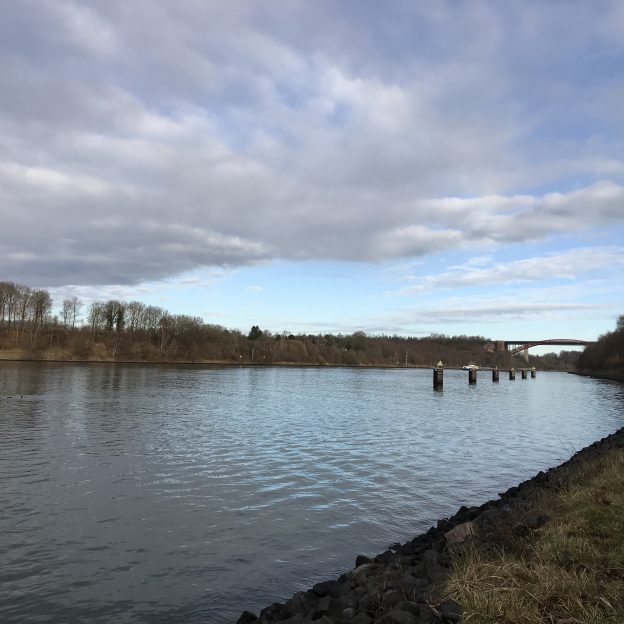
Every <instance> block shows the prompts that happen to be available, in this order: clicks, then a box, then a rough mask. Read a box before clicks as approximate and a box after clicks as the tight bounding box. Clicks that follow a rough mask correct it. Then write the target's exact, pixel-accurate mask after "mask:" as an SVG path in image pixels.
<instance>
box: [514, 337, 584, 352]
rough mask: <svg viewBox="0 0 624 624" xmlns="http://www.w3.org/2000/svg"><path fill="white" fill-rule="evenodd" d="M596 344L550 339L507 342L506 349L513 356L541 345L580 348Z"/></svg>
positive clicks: (570, 339)
mask: <svg viewBox="0 0 624 624" xmlns="http://www.w3.org/2000/svg"><path fill="white" fill-rule="evenodd" d="M591 344H594V343H593V342H591V341H589V340H578V339H576V338H548V339H546V340H505V348H506V349H507V350H508V351H509V352H510V353H511V354H512V355H516V354H518V353H521V352H522V351H525V352H526V351H528V350H529V349H530V348H531V347H537V346H540V345H557V346H580V347H587V346H588V345H591Z"/></svg>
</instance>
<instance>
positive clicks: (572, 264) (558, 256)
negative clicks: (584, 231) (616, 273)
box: [400, 247, 624, 294]
mask: <svg viewBox="0 0 624 624" xmlns="http://www.w3.org/2000/svg"><path fill="white" fill-rule="evenodd" d="M484 265H485V266H484ZM622 268H624V248H621V247H587V248H578V249H569V250H567V251H564V252H561V253H549V254H545V255H542V256H536V257H531V258H524V259H521V260H514V261H512V262H496V261H495V260H494V259H493V258H489V259H484V258H477V259H473V261H472V262H470V261H469V262H467V263H466V265H465V266H463V267H453V268H452V269H451V270H449V271H444V272H441V273H438V274H437V275H429V276H425V277H423V278H420V279H419V278H418V277H416V276H413V275H411V276H407V277H406V278H405V279H408V280H409V281H410V286H408V287H406V288H403V289H402V290H401V291H400V292H401V293H403V294H417V293H422V292H429V291H432V290H436V289H440V288H465V287H472V286H487V285H492V284H519V283H525V282H547V281H552V280H576V279H578V278H579V277H581V276H586V275H587V274H591V273H594V272H596V271H605V270H608V271H612V270H614V269H622Z"/></svg>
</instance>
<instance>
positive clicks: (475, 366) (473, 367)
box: [462, 364, 479, 370]
mask: <svg viewBox="0 0 624 624" xmlns="http://www.w3.org/2000/svg"><path fill="white" fill-rule="evenodd" d="M462 368H463V369H464V370H479V365H478V364H465V365H464V366H462Z"/></svg>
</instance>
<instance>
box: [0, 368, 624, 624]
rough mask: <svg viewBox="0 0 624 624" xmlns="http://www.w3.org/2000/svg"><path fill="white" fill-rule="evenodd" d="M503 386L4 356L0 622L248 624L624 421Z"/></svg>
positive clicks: (581, 383) (543, 392)
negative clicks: (437, 388) (242, 621)
mask: <svg viewBox="0 0 624 624" xmlns="http://www.w3.org/2000/svg"><path fill="white" fill-rule="evenodd" d="M503 377H504V375H503V374H501V381H500V383H498V384H493V383H492V382H491V381H490V377H489V374H488V373H485V372H482V373H481V374H480V376H479V381H478V383H477V385H476V386H472V387H469V386H468V383H467V376H466V374H465V371H464V372H460V371H455V372H454V371H447V372H446V374H445V387H444V391H443V392H434V391H433V390H432V388H431V386H432V383H431V371H428V370H401V369H397V370H360V369H314V368H296V369H289V368H256V369H246V368H228V369H205V368H195V367H159V366H138V365H74V364H30V363H0V622H3V623H4V624H7V623H13V622H19V623H20V624H21V623H30V622H70V621H71V622H115V623H125V622H150V623H152V622H154V623H157V622H167V623H169V622H185V623H191V624H192V623H196V622H208V623H215V624H216V623H225V622H234V621H236V618H237V617H238V615H239V614H240V612H241V611H242V610H243V609H251V610H258V609H259V608H261V607H264V606H266V605H268V604H269V603H271V602H273V601H276V600H280V599H284V598H286V597H288V596H290V595H291V594H292V593H293V592H295V591H297V590H299V589H306V588H308V587H309V586H310V585H311V584H313V583H314V582H317V581H318V580H322V579H325V578H328V577H331V576H334V575H336V574H338V573H340V572H342V571H344V570H345V569H348V568H350V567H352V565H353V561H354V557H355V555H356V554H357V553H360V552H362V553H367V554H375V553H377V552H380V551H382V550H384V549H385V548H386V547H387V545H388V544H389V543H392V542H395V541H403V540H406V539H407V538H409V537H411V536H413V535H414V534H416V533H418V532H421V531H422V530H425V529H427V528H428V527H429V526H430V525H431V524H432V523H434V522H435V520H436V519H438V518H439V517H443V516H446V515H449V514H451V513H453V512H454V511H456V509H457V507H458V506H460V505H462V504H468V505H471V504H480V503H482V502H485V501H486V500H488V499H489V498H492V497H495V496H496V495H497V493H498V492H501V491H503V490H505V489H506V488H508V487H509V486H511V485H514V484H516V483H517V482H518V481H520V480H522V479H524V478H528V477H530V476H532V475H533V474H534V473H535V472H537V471H538V470H540V469H543V468H546V467H549V466H552V465H555V464H557V463H559V462H560V461H562V460H564V459H566V458H567V457H568V456H569V455H570V454H571V453H572V452H574V451H575V450H577V449H579V448H581V447H583V446H585V445H587V444H588V443H590V442H592V441H594V440H595V439H597V438H599V437H602V436H604V435H606V434H608V433H611V432H613V431H614V430H615V429H617V428H618V427H621V426H623V425H624V408H623V404H624V400H623V399H624V388H623V386H622V384H617V383H613V382H605V381H596V380H590V379H585V378H580V377H576V376H573V375H566V374H561V373H538V376H537V379H534V380H525V381H523V380H521V379H520V378H519V375H518V379H516V381H508V380H507V379H504V378H503Z"/></svg>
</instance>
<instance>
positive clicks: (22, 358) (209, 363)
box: [0, 352, 624, 380]
mask: <svg viewBox="0 0 624 624" xmlns="http://www.w3.org/2000/svg"><path fill="white" fill-rule="evenodd" d="M0 362H30V363H42V364H133V365H134V364H141V365H151V366H196V367H206V368H348V369H351V368H352V369H380V370H414V369H416V370H433V369H435V368H437V366H436V365H435V364H430V365H425V364H408V365H407V366H405V365H403V364H399V365H397V364H321V363H314V362H250V361H243V362H233V361H231V360H202V361H197V360H102V359H97V360H96V359H70V358H45V357H36V356H31V357H29V356H27V355H19V356H11V355H8V356H7V355H6V354H3V353H2V352H0ZM443 368H444V370H456V371H461V370H464V368H463V367H461V366H443ZM510 368H511V367H502V368H498V370H500V371H508V370H510ZM532 369H535V370H536V371H540V372H544V373H570V374H581V373H577V372H576V371H566V370H556V369H545V368H536V367H533V366H528V365H527V366H516V367H513V370H516V371H522V370H532ZM492 370H495V369H493V368H492V367H488V366H483V367H479V369H478V371H483V372H491V371H492ZM586 376H591V375H586ZM622 380H624V377H623V378H622Z"/></svg>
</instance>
